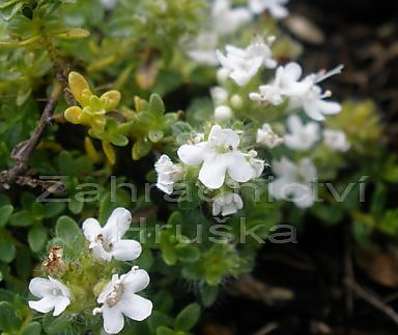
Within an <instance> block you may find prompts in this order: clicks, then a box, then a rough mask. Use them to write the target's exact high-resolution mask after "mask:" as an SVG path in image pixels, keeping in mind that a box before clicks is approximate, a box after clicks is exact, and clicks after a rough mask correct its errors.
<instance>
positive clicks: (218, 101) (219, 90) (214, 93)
mask: <svg viewBox="0 0 398 335" xmlns="http://www.w3.org/2000/svg"><path fill="white" fill-rule="evenodd" d="M210 95H211V98H212V99H213V102H214V104H215V105H216V106H219V105H223V104H224V103H225V102H226V101H227V100H228V95H229V94H228V91H227V90H226V89H225V88H223V87H220V86H215V87H212V88H211V89H210Z"/></svg>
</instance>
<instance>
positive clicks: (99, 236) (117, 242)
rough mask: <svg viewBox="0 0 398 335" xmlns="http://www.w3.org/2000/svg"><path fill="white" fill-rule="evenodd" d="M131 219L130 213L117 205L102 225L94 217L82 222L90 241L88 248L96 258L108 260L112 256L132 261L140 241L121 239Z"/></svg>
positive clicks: (137, 252)
mask: <svg viewBox="0 0 398 335" xmlns="http://www.w3.org/2000/svg"><path fill="white" fill-rule="evenodd" d="M131 220H132V218H131V213H130V212H129V211H128V210H127V209H125V208H121V207H119V208H116V209H115V210H114V211H113V212H112V214H111V216H110V217H109V218H108V221H107V222H106V225H105V226H104V227H101V226H100V224H99V222H98V221H97V220H96V219H94V218H89V219H87V220H85V221H84V222H83V233H84V236H85V237H86V239H87V240H88V241H89V242H90V245H89V248H90V249H91V251H92V252H93V255H94V256H95V257H96V258H97V259H100V260H104V261H108V262H110V261H111V260H112V257H113V258H115V259H117V260H120V261H132V260H134V259H136V258H138V257H139V256H140V254H141V251H142V248H141V244H140V243H138V242H137V241H134V240H122V237H123V235H124V234H125V233H126V232H127V230H128V229H129V227H130V224H131Z"/></svg>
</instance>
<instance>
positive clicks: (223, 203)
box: [213, 192, 243, 216]
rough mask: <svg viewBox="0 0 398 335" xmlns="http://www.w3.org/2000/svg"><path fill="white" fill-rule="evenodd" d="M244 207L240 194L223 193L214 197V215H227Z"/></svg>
mask: <svg viewBox="0 0 398 335" xmlns="http://www.w3.org/2000/svg"><path fill="white" fill-rule="evenodd" d="M242 208H243V201H242V198H241V197H240V196H239V194H236V193H231V192H229V193H223V194H220V195H218V196H216V197H215V198H214V199H213V215H214V216H217V215H220V213H221V215H222V216H227V215H232V214H235V213H237V212H238V210H240V209H242Z"/></svg>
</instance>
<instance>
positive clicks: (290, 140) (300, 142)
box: [284, 115, 320, 150]
mask: <svg viewBox="0 0 398 335" xmlns="http://www.w3.org/2000/svg"><path fill="white" fill-rule="evenodd" d="M287 128H288V129H289V133H288V134H286V135H285V136H284V140H285V144H286V146H288V147H289V148H291V149H294V150H308V149H310V148H311V147H312V146H313V145H314V144H315V143H316V142H317V141H319V139H320V127H319V124H318V123H316V122H308V123H307V124H304V123H303V122H302V121H301V119H300V118H299V117H298V116H297V115H291V116H289V118H288V119H287Z"/></svg>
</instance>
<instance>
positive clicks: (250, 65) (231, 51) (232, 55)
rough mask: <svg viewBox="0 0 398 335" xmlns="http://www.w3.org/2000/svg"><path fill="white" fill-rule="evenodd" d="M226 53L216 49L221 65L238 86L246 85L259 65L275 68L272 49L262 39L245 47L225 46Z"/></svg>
mask: <svg viewBox="0 0 398 335" xmlns="http://www.w3.org/2000/svg"><path fill="white" fill-rule="evenodd" d="M225 49H226V52H227V53H226V55H224V54H223V53H222V52H221V51H219V50H217V58H218V60H219V62H220V64H221V66H222V67H223V68H224V69H226V70H228V72H229V77H230V78H231V79H233V80H234V81H235V82H236V83H237V84H238V85H239V86H244V85H246V84H247V83H248V82H249V80H250V79H251V78H253V77H254V76H255V75H256V74H257V72H258V70H259V69H260V67H261V66H263V65H264V66H265V67H267V68H269V69H272V68H275V66H276V65H277V63H276V61H275V60H274V59H272V51H271V48H270V46H269V44H266V43H265V42H264V41H262V40H256V41H254V42H253V43H252V44H250V45H249V46H248V47H247V48H246V49H241V48H237V47H235V46H232V45H227V46H226V47H225Z"/></svg>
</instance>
